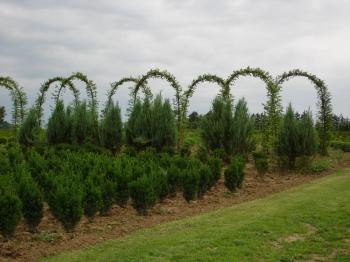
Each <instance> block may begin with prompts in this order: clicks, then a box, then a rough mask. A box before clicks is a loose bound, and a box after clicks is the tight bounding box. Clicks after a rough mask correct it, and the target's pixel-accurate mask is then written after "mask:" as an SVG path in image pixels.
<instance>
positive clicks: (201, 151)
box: [197, 146, 208, 163]
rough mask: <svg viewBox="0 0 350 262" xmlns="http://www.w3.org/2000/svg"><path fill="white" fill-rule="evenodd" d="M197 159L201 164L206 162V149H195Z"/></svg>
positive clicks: (202, 147)
mask: <svg viewBox="0 0 350 262" xmlns="http://www.w3.org/2000/svg"><path fill="white" fill-rule="evenodd" d="M197 158H198V159H199V160H200V161H201V162H203V163H206V162H207V161H208V149H207V148H206V147H204V146H200V147H198V149H197Z"/></svg>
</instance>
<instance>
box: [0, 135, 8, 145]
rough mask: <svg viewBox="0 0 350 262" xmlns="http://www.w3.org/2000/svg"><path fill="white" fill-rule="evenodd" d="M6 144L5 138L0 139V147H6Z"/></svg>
mask: <svg viewBox="0 0 350 262" xmlns="http://www.w3.org/2000/svg"><path fill="white" fill-rule="evenodd" d="M6 144H7V138H5V137H0V145H6Z"/></svg>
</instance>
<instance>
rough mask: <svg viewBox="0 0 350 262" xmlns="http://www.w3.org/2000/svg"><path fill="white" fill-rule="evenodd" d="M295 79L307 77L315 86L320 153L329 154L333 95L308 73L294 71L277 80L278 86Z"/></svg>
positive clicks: (324, 85) (321, 82) (323, 84)
mask: <svg viewBox="0 0 350 262" xmlns="http://www.w3.org/2000/svg"><path fill="white" fill-rule="evenodd" d="M294 77H305V78H307V79H309V80H310V81H311V82H312V83H313V84H314V86H315V88H316V91H317V96H318V102H317V106H318V114H317V129H318V132H319V137H320V152H321V153H322V154H324V155H325V154H327V146H328V143H329V139H330V135H331V131H332V115H333V113H332V101H331V94H330V93H329V91H328V88H327V86H326V84H325V82H324V81H323V80H321V79H319V78H318V77H317V76H315V75H313V74H310V73H308V72H305V71H302V70H299V69H294V70H291V71H288V72H285V73H283V74H282V75H280V76H278V77H277V78H276V84H275V85H276V86H278V88H279V89H280V88H281V85H282V84H283V83H284V82H286V81H288V80H289V79H291V78H294Z"/></svg>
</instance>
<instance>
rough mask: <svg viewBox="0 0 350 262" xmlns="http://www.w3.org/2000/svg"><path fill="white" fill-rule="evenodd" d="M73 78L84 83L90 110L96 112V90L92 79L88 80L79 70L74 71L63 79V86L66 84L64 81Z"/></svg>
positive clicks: (66, 81) (69, 80) (72, 79)
mask: <svg viewBox="0 0 350 262" xmlns="http://www.w3.org/2000/svg"><path fill="white" fill-rule="evenodd" d="M74 80H80V81H81V82H83V83H85V85H86V86H85V89H86V92H87V95H88V97H89V106H90V107H91V110H93V111H95V112H97V104H98V103H97V91H96V85H95V83H94V82H93V81H92V80H89V79H88V77H87V76H86V75H84V74H83V73H81V72H76V73H73V74H72V75H70V76H69V77H68V78H66V79H64V82H63V86H64V85H66V83H68V82H71V81H74Z"/></svg>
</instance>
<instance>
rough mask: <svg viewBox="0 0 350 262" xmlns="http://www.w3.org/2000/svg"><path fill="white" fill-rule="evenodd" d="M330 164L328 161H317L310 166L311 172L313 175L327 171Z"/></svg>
mask: <svg viewBox="0 0 350 262" xmlns="http://www.w3.org/2000/svg"><path fill="white" fill-rule="evenodd" d="M329 167H330V162H329V161H328V160H319V161H316V162H314V163H312V164H311V171H312V172H313V173H321V172H323V171H326V170H328V169H329Z"/></svg>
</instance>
